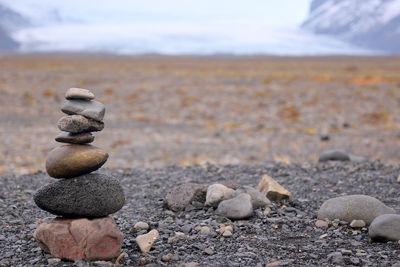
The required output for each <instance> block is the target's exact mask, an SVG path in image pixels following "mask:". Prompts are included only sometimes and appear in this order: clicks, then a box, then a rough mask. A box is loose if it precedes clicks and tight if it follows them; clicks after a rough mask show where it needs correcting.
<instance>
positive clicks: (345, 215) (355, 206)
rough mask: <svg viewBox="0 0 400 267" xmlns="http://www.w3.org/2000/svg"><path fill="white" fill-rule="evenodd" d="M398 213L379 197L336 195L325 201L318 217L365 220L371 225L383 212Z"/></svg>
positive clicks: (349, 220) (321, 218) (348, 220)
mask: <svg viewBox="0 0 400 267" xmlns="http://www.w3.org/2000/svg"><path fill="white" fill-rule="evenodd" d="M392 213H396V212H395V210H394V209H392V208H389V207H387V206H386V205H385V204H383V203H382V202H381V201H379V200H378V199H376V198H374V197H371V196H366V195H350V196H343V197H335V198H331V199H328V200H327V201H325V202H324V203H323V204H322V206H321V207H320V209H319V211H318V219H320V220H323V219H326V218H327V219H329V220H334V219H339V220H343V221H346V222H349V223H351V222H352V221H353V220H363V221H364V222H365V223H366V224H367V225H369V224H370V223H371V222H372V221H373V220H374V219H375V218H376V217H378V216H380V215H382V214H392Z"/></svg>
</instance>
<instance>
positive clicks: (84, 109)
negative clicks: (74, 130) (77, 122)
mask: <svg viewBox="0 0 400 267" xmlns="http://www.w3.org/2000/svg"><path fill="white" fill-rule="evenodd" d="M61 111H62V112H64V113H65V114H67V115H82V116H85V117H86V118H89V119H93V120H96V121H102V120H103V118H104V113H105V111H106V109H105V107H104V105H103V104H102V103H100V102H97V101H94V100H84V99H72V100H65V101H64V102H63V103H62V105H61Z"/></svg>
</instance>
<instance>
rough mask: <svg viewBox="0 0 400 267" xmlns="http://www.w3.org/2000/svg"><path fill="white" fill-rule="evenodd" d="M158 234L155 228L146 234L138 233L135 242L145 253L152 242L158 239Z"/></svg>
mask: <svg viewBox="0 0 400 267" xmlns="http://www.w3.org/2000/svg"><path fill="white" fill-rule="evenodd" d="M158 236H159V234H158V231H157V230H156V229H153V230H151V231H150V232H148V233H147V234H144V235H139V236H138V237H136V243H137V244H138V246H139V248H140V250H141V251H142V252H143V253H147V252H149V251H150V249H151V246H152V245H153V243H154V242H155V241H156V240H157V239H158Z"/></svg>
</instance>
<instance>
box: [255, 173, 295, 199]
mask: <svg viewBox="0 0 400 267" xmlns="http://www.w3.org/2000/svg"><path fill="white" fill-rule="evenodd" d="M257 190H258V191H260V192H261V193H262V194H263V195H264V196H266V197H267V198H268V199H269V200H271V201H280V200H282V199H287V198H290V196H291V193H290V192H289V191H288V190H286V189H285V188H284V187H283V186H281V185H280V184H279V183H278V182H277V181H275V180H274V179H272V178H271V177H269V176H268V175H264V176H263V177H262V178H261V180H260V182H259V183H258V186H257Z"/></svg>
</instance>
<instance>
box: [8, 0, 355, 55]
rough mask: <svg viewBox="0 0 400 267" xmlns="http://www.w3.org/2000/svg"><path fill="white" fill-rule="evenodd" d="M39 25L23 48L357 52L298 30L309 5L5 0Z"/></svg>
mask: <svg viewBox="0 0 400 267" xmlns="http://www.w3.org/2000/svg"><path fill="white" fill-rule="evenodd" d="M0 2H3V3H5V4H6V5H8V6H10V7H11V8H13V9H14V10H16V11H17V12H19V13H21V14H22V15H23V16H25V17H27V18H29V19H30V20H31V22H32V24H33V25H32V26H33V27H29V28H25V29H22V30H20V31H18V32H16V33H14V35H13V37H14V38H15V39H16V40H17V41H18V42H20V44H21V49H22V51H28V52H30V51H91V52H93V51H108V52H116V53H127V54H131V53H152V52H155V53H163V54H213V53H234V54H257V53H266V54H282V55H287V54H299V55H304V54H324V53H326V54H331V53H353V52H354V49H353V48H352V47H349V46H348V44H345V43H343V42H340V41H337V40H333V39H331V38H326V37H320V36H315V35H313V34H312V33H307V32H304V31H303V30H301V29H299V26H300V24H301V23H302V22H303V21H304V20H305V19H306V17H307V15H308V11H309V6H310V3H311V0H246V1H244V0H241V1H238V0H0Z"/></svg>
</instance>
